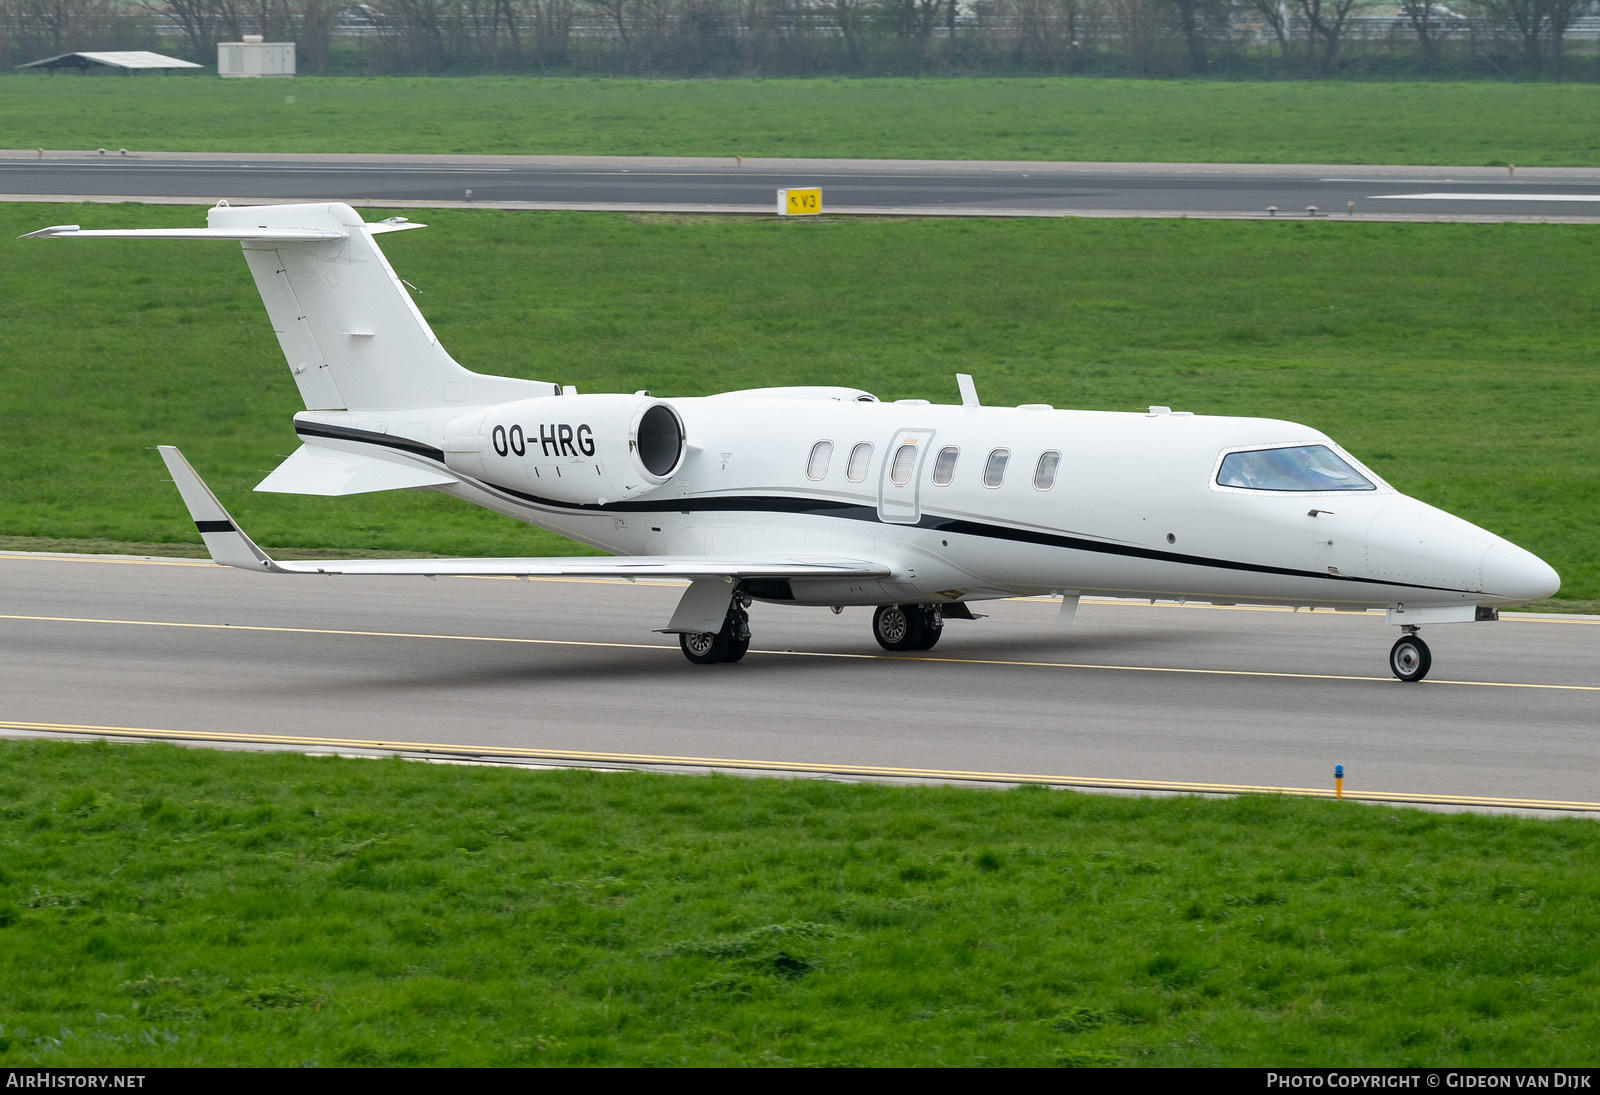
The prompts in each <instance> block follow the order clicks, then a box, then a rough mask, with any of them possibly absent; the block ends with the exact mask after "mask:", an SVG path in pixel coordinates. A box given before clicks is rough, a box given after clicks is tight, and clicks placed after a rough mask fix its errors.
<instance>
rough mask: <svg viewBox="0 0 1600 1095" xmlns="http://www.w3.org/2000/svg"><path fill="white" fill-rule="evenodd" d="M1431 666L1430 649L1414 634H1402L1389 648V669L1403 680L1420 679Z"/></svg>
mask: <svg viewBox="0 0 1600 1095" xmlns="http://www.w3.org/2000/svg"><path fill="white" fill-rule="evenodd" d="M1432 667H1433V653H1432V651H1430V650H1429V649H1428V644H1427V643H1425V642H1423V641H1422V640H1421V639H1420V638H1418V637H1417V636H1415V635H1402V636H1400V638H1399V639H1398V640H1396V641H1395V644H1394V646H1392V647H1390V648H1389V670H1390V672H1392V673H1393V674H1394V675H1395V676H1397V677H1399V678H1400V679H1401V680H1403V681H1420V680H1421V679H1422V678H1423V677H1426V676H1427V675H1428V670H1429V669H1430V668H1432Z"/></svg>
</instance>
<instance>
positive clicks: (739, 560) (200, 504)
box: [159, 445, 891, 581]
mask: <svg viewBox="0 0 1600 1095" xmlns="http://www.w3.org/2000/svg"><path fill="white" fill-rule="evenodd" d="M159 451H160V453H161V459H162V460H164V461H166V464H167V470H168V471H170V472H171V473H172V478H173V481H174V482H176V483H177V485H178V493H179V494H181V495H183V502H184V505H186V506H187V507H188V508H189V516H190V517H192V518H193V519H194V523H195V527H196V528H198V529H199V530H200V535H201V538H202V539H204V540H205V542H206V549H207V550H208V551H210V552H211V558H212V559H213V560H214V561H215V562H217V563H220V564H222V565H223V566H231V567H241V568H243V569H245V570H264V571H269V572H271V573H273V574H415V575H423V576H425V577H430V578H432V577H437V576H439V575H441V574H444V575H464V576H505V577H513V578H534V577H539V578H544V577H587V578H690V579H694V578H723V579H727V580H729V581H732V580H734V579H737V578H887V577H889V576H890V573H891V571H890V568H889V567H887V566H884V565H883V564H882V563H875V562H872V561H870V560H862V559H841V558H836V557H832V556H820V555H762V556H756V555H752V556H743V557H734V556H713V555H634V556H627V555H624V556H612V555H602V556H591V557H582V556H573V557H568V556H554V557H548V558H537V559H327V560H317V561H312V562H294V563H285V562H279V561H278V560H276V559H274V558H272V557H271V556H270V555H268V554H267V553H266V552H264V551H262V550H261V549H260V548H259V547H257V546H256V544H255V542H254V541H252V540H251V539H250V537H248V536H246V535H245V534H244V532H243V530H241V529H240V528H239V526H238V525H236V524H234V523H233V518H232V517H230V516H228V512H227V511H226V510H224V509H223V508H222V503H221V502H218V501H217V496H216V495H214V494H212V493H211V489H210V488H209V487H207V486H206V485H205V483H204V482H202V481H201V479H200V476H199V475H198V474H196V473H195V470H194V469H193V468H191V467H190V466H189V462H188V461H187V460H185V459H184V458H183V454H182V453H180V452H179V451H178V450H177V449H175V448H173V447H172V446H171V445H161V446H159Z"/></svg>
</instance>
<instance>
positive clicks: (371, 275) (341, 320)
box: [207, 202, 559, 410]
mask: <svg viewBox="0 0 1600 1095" xmlns="http://www.w3.org/2000/svg"><path fill="white" fill-rule="evenodd" d="M207 224H208V226H209V228H210V229H211V230H212V231H215V232H233V231H238V232H247V231H250V230H255V231H257V232H264V233H271V232H272V231H274V230H277V229H302V230H305V229H309V230H312V231H321V232H325V233H337V237H336V238H334V239H322V240H316V239H313V240H303V239H299V238H293V237H291V238H273V237H272V236H270V235H266V236H264V237H260V238H254V239H251V238H245V239H244V240H243V247H244V255H245V259H246V261H247V262H248V263H249V264H250V273H251V274H252V275H254V277H255V281H256V288H257V289H259V290H260V292H261V299H262V302H263V303H264V304H265V305H266V307H267V314H268V316H269V317H270V318H271V320H272V329H273V331H274V332H275V333H276V334H277V336H278V343H279V345H280V346H281V347H282V348H283V356H284V358H285V359H286V360H287V361H288V363H289V369H290V371H291V372H292V373H293V374H294V379H295V383H296V384H297V385H298V386H299V388H300V395H301V398H302V399H304V400H305V405H306V409H307V410H389V409H399V408H406V407H437V406H440V405H450V404H459V405H462V406H466V405H470V404H479V405H481V404H484V403H499V402H503V401H506V400H510V399H526V398H529V397H530V396H537V395H552V394H556V393H557V392H558V391H559V389H558V388H557V387H556V386H555V385H553V384H545V383H540V382H536V381H527V380H514V379H510V378H507V377H494V376H485V375H483V374H480V373H474V372H471V371H469V370H467V369H464V368H462V367H461V366H460V365H459V364H457V363H456V361H455V359H453V358H452V357H451V356H450V355H449V354H448V353H446V352H445V350H444V347H442V346H441V345H439V340H438V338H437V337H435V335H434V333H433V329H432V328H430V327H429V326H428V321H427V320H425V319H423V318H422V313H421V312H419V311H418V310H417V306H416V304H415V303H414V302H413V301H412V299H411V296H410V294H408V293H407V292H406V290H405V287H404V286H403V285H402V284H401V282H400V279H399V277H398V276H396V274H395V272H394V269H393V268H392V267H391V266H390V265H389V261H388V259H386V258H385V257H384V255H383V252H382V251H380V250H379V249H378V245H377V243H376V242H375V240H374V239H373V237H374V236H375V235H376V234H377V233H379V232H388V231H396V230H398V229H400V228H402V227H404V228H410V227H421V225H410V224H402V223H394V222H385V223H382V224H373V225H369V224H366V223H364V222H363V221H362V219H361V217H360V215H359V214H357V213H356V211H355V210H354V209H352V208H350V206H348V205H344V204H342V203H337V202H335V203H330V204H327V205H267V206H231V207H230V206H225V205H219V206H217V207H216V208H214V209H212V210H211V211H210V213H209V215H208V217H207Z"/></svg>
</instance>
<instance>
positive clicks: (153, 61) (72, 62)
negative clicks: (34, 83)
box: [17, 49, 205, 69]
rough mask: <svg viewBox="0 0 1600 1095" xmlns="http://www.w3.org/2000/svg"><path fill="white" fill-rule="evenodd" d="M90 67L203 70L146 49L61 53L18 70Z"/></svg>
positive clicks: (32, 62)
mask: <svg viewBox="0 0 1600 1095" xmlns="http://www.w3.org/2000/svg"><path fill="white" fill-rule="evenodd" d="M91 65H107V66H109V67H111V68H121V69H143V68H205V66H204V65H197V64H195V63H194V62H193V61H180V60H179V59H178V58H176V57H167V56H164V55H163V54H160V53H151V52H150V51H149V50H147V49H124V50H107V51H103V52H94V53H63V54H61V55H60V56H59V57H46V58H45V59H44V60H42V61H29V62H28V63H27V64H25V65H18V66H17V67H18V68H88V67H90V66H91Z"/></svg>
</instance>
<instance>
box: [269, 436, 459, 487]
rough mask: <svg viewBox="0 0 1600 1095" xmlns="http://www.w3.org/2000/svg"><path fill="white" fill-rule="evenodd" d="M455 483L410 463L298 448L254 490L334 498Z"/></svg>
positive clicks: (449, 476)
mask: <svg viewBox="0 0 1600 1095" xmlns="http://www.w3.org/2000/svg"><path fill="white" fill-rule="evenodd" d="M455 482H458V480H457V479H456V478H455V476H453V475H447V474H445V473H444V472H437V471H429V470H428V469H427V468H419V467H416V466H415V465H412V464H401V463H396V462H394V461H391V460H382V459H379V458H378V457H374V456H364V455H362V454H361V453H355V452H339V451H337V450H335V449H324V448H319V447H317V446H315V445H301V446H300V448H299V450H298V451H297V452H295V454H294V455H293V456H291V457H289V459H287V460H285V461H284V462H283V463H281V464H279V465H278V467H277V469H276V470H275V471H274V472H273V473H272V474H271V475H269V476H267V477H266V478H265V479H263V480H262V481H261V482H260V483H259V484H257V485H256V490H258V491H264V492H266V493H268V494H315V495H320V496H322V497H325V498H333V497H340V496H343V495H346V494H370V493H372V492H373V491H380V490H405V489H407V488H409V487H442V486H445V485H447V484H449V483H455Z"/></svg>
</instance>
